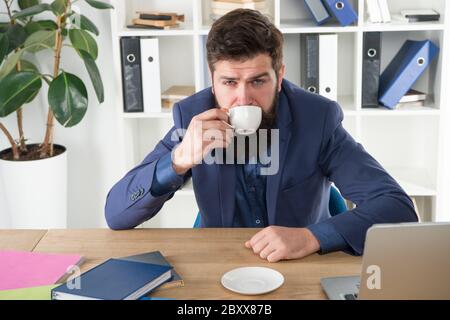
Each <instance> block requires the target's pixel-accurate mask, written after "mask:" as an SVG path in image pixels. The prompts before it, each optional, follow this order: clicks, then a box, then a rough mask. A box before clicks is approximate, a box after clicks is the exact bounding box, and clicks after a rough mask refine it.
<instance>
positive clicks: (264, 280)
mask: <svg viewBox="0 0 450 320" xmlns="http://www.w3.org/2000/svg"><path fill="white" fill-rule="evenodd" d="M283 282H284V277H283V275H282V274H281V273H279V272H278V271H276V270H273V269H270V268H264V267H243V268H237V269H233V270H231V271H228V272H227V273H225V274H224V275H223V276H222V285H223V286H224V287H225V288H227V289H228V290H231V291H233V292H237V293H240V294H247V295H257V294H264V293H268V292H271V291H273V290H276V289H278V288H279V287H281V285H282V284H283Z"/></svg>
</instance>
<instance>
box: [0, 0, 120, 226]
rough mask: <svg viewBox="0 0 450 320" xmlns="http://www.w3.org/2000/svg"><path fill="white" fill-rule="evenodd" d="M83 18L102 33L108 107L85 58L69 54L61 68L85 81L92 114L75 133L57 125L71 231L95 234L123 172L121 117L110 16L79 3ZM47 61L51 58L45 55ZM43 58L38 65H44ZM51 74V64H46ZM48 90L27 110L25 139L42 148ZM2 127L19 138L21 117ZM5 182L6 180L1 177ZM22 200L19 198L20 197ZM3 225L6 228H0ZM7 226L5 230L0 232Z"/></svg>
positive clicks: (1, 144)
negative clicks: (101, 100) (64, 163)
mask: <svg viewBox="0 0 450 320" xmlns="http://www.w3.org/2000/svg"><path fill="white" fill-rule="evenodd" d="M77 5H78V6H79V7H80V9H81V12H82V13H83V14H84V15H86V16H87V17H89V18H90V19H91V20H92V21H93V22H94V23H95V24H96V25H97V27H98V28H99V30H100V36H99V37H98V38H97V42H98V45H99V56H98V59H97V64H98V67H99V69H100V72H101V74H102V78H103V84H104V86H105V102H104V103H103V104H101V105H99V104H98V101H97V98H96V96H95V92H94V90H93V88H92V85H91V83H90V79H89V76H88V74H87V72H86V70H85V67H84V64H83V62H82V61H81V60H80V58H79V57H78V56H77V55H76V54H74V53H72V52H71V50H70V49H68V48H67V50H64V52H63V58H62V60H63V61H62V62H63V63H62V67H63V68H64V70H66V71H68V72H72V73H74V74H76V75H78V76H80V77H81V78H82V79H83V80H84V82H85V84H86V87H87V88H88V96H89V108H88V111H87V113H86V116H85V118H84V119H83V121H82V122H81V123H80V124H79V125H77V126H75V127H73V128H63V127H62V126H61V125H59V124H58V123H57V122H56V121H55V122H56V123H57V124H56V130H55V142H56V143H59V144H63V145H65V146H66V147H67V148H68V170H69V172H68V179H69V186H68V192H69V195H68V208H69V210H68V227H69V228H91V227H103V226H106V222H105V220H104V213H103V212H104V211H103V208H104V203H105V198H106V195H107V192H108V190H109V188H110V187H111V186H112V185H113V184H114V182H115V181H117V180H118V179H119V178H120V177H121V176H122V175H123V174H124V172H120V169H119V168H120V165H119V157H118V156H117V152H118V150H117V149H116V143H115V142H116V141H117V140H118V136H117V130H116V128H117V125H118V124H117V117H116V113H115V110H114V108H115V101H114V94H113V93H114V92H115V90H117V89H116V88H115V83H114V70H113V62H112V45H111V25H110V13H109V11H108V10H95V9H92V8H91V7H90V6H89V5H87V4H86V3H85V2H77ZM45 56H46V57H48V58H47V60H50V59H51V58H50V56H49V54H48V53H47V55H45ZM41 57H42V56H39V57H38V59H39V60H40V61H42V60H41V59H40V58H41ZM46 65H47V66H46V67H45V69H46V71H49V70H50V66H51V61H48V63H46ZM46 93H47V90H42V93H41V96H40V97H37V98H36V100H35V101H33V102H32V103H31V104H29V105H26V106H25V107H24V127H25V134H26V137H27V138H29V139H30V140H32V141H35V142H41V141H42V140H43V137H44V130H45V127H44V126H45V121H46V116H47V103H46ZM0 121H1V122H2V123H3V124H4V125H5V126H6V127H7V128H8V129H9V130H10V131H11V132H12V133H14V136H15V137H17V125H16V122H17V121H16V116H15V114H14V115H10V116H9V117H8V118H6V119H5V118H1V119H0ZM7 147H8V143H7V141H6V139H5V137H4V135H2V134H0V150H3V149H4V148H7ZM0 178H1V177H0ZM2 194H3V193H2V192H1V190H0V212H1V210H2V207H1V206H2V203H3V201H2V198H1V196H2ZM18 199H20V196H19V197H18ZM0 224H1V222H0ZM2 227H3V228H6V227H7V225H0V228H2Z"/></svg>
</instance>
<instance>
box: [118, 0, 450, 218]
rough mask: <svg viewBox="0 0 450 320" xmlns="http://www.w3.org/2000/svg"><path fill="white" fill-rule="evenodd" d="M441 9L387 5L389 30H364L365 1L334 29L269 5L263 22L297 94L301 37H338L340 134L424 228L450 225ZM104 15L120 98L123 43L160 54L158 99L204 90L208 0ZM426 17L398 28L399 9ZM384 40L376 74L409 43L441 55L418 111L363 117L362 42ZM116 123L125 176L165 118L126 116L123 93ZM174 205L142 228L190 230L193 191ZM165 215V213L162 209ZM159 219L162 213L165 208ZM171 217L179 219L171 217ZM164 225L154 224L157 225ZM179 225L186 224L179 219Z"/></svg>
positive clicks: (286, 2) (282, 3)
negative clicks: (151, 45)
mask: <svg viewBox="0 0 450 320" xmlns="http://www.w3.org/2000/svg"><path fill="white" fill-rule="evenodd" d="M446 2H448V1H445V0H426V1H410V0H390V1H389V8H390V12H391V15H392V17H393V21H392V22H391V23H388V24H371V23H370V22H368V21H367V13H366V9H365V1H364V0H353V1H351V3H352V5H353V7H354V8H355V10H356V11H357V12H358V16H359V19H358V22H357V23H356V24H354V25H352V26H348V27H341V26H339V25H338V24H337V23H330V24H326V25H324V26H317V25H316V24H315V22H314V21H313V20H312V19H311V17H310V15H309V13H308V11H307V9H306V8H305V6H304V3H303V1H299V0H267V4H268V8H269V12H270V18H271V20H272V21H273V22H274V23H275V25H276V26H277V27H278V28H279V29H280V30H281V32H282V33H283V34H284V37H285V45H284V62H285V64H286V67H287V73H286V79H288V80H290V81H292V82H294V83H295V84H297V85H299V84H300V34H302V33H336V34H337V35H338V55H339V56H338V62H339V67H338V103H339V104H340V106H341V107H342V109H343V110H344V116H345V119H344V126H345V127H346V129H347V130H348V131H349V132H350V133H351V134H352V136H353V137H354V138H355V139H356V140H357V141H359V142H361V143H362V144H363V146H364V147H365V148H366V150H368V151H369V152H370V153H371V154H372V155H373V156H374V157H375V158H376V159H377V160H378V161H379V162H381V164H382V165H383V166H384V167H385V168H386V169H387V170H388V172H389V173H391V174H392V175H393V176H394V177H395V178H396V179H397V181H398V182H399V183H400V184H401V185H402V187H403V188H404V189H405V190H406V192H407V193H408V194H409V195H410V196H413V197H414V198H415V200H416V202H417V206H418V208H419V211H420V213H421V215H422V218H423V220H433V221H442V220H450V201H449V200H447V199H446V195H445V193H446V192H450V177H446V174H447V175H448V174H450V170H448V169H447V167H446V165H445V164H446V163H447V162H449V161H450V159H449V156H448V154H449V147H448V146H447V144H448V143H446V141H448V140H447V138H446V136H445V135H444V133H445V132H447V129H446V128H447V127H448V125H449V120H450V119H449V117H448V115H449V114H450V112H449V108H450V106H449V105H448V103H449V99H448V98H447V95H448V94H449V92H448V88H449V84H450V81H449V79H450V78H449V69H448V64H449V63H450V60H449V57H450V54H449V50H450V47H449V45H450V35H449V33H450V28H449V27H450V23H449V20H450V18H447V17H448V16H449V15H450V5H449V4H447V5H446ZM111 3H112V4H113V5H114V6H115V10H113V11H112V12H111V24H112V40H113V56H114V68H115V71H116V75H117V77H116V82H117V88H120V89H121V88H122V83H121V67H120V47H119V40H120V37H123V36H139V37H141V36H145V37H156V38H158V39H159V44H160V60H161V63H160V68H161V90H162V91H164V90H166V89H167V88H168V87H170V86H172V85H192V86H195V88H196V91H200V90H202V89H204V88H206V87H208V86H210V79H209V75H208V69H207V62H206V55H205V43H206V38H207V35H208V32H209V29H210V26H211V24H212V21H211V20H210V18H209V14H210V10H211V8H210V4H209V3H210V1H209V0H176V1H175V0H174V1H165V0H158V1H147V0H128V1H122V0H112V1H111ZM418 8H432V9H435V10H436V11H438V12H439V13H440V14H441V19H440V21H438V22H433V23H405V22H399V21H396V20H395V16H396V15H397V14H398V13H399V12H400V10H402V9H418ZM137 10H152V11H167V12H177V13H178V14H184V15H185V19H186V21H185V23H182V24H181V25H180V27H178V28H176V29H172V30H143V29H130V28H127V27H126V26H127V25H128V24H129V23H130V21H131V19H132V18H133V17H134V16H135V12H136V11H137ZM371 31H380V32H382V54H381V70H383V69H384V68H385V67H386V65H387V64H388V63H389V62H390V61H391V59H392V58H393V56H394V55H395V54H396V52H397V51H398V50H399V49H400V47H401V45H402V44H403V42H404V41H405V40H407V39H414V40H423V39H430V40H432V41H434V42H435V43H436V44H437V45H438V46H439V47H440V52H439V57H438V58H437V59H436V60H434V61H433V63H432V64H431V66H430V67H429V68H428V69H427V70H426V72H425V73H424V74H423V75H422V77H421V78H420V79H419V80H418V82H417V83H416V84H415V85H414V88H416V89H418V90H421V91H425V92H427V93H428V95H429V97H430V98H429V99H428V100H427V103H426V106H425V107H420V108H409V109H406V110H404V109H403V110H387V109H384V108H379V109H362V108H361V87H362V85H361V82H362V58H363V55H362V47H363V35H364V33H365V32H371ZM116 101H117V106H116V109H117V115H118V119H119V128H118V130H120V132H121V137H122V140H121V141H119V142H118V143H119V145H120V150H121V152H120V156H122V157H123V158H122V160H123V171H124V173H125V172H126V171H128V170H129V169H131V168H132V167H134V166H135V165H136V164H138V163H139V162H140V161H142V159H143V158H144V157H145V155H146V154H147V153H148V152H150V151H151V150H152V149H153V148H154V146H155V145H156V143H157V142H158V141H159V140H160V139H161V138H162V137H163V135H164V134H165V133H166V132H167V131H168V130H169V129H170V127H171V126H172V115H171V113H170V112H167V111H166V112H160V113H152V114H143V113H141V114H139V113H124V112H123V103H122V101H123V97H122V92H121V90H118V92H117V94H116ZM175 195H176V197H175V198H174V199H172V200H171V201H170V202H172V201H179V202H180V205H179V210H180V211H183V214H184V212H187V210H188V209H187V207H188V204H189V205H191V206H192V214H190V213H189V214H186V217H185V219H184V216H183V214H181V213H179V212H178V213H177V210H178V209H177V208H175V209H174V208H170V209H171V212H172V213H171V214H172V216H170V214H169V216H168V217H167V218H166V220H164V219H162V218H161V219H159V217H156V218H155V219H152V220H151V222H147V223H146V225H151V226H185V227H186V226H190V225H192V223H193V221H194V220H193V219H195V215H196V213H197V212H196V203H195V197H194V193H193V190H192V185H191V184H190V185H187V186H185V187H184V188H183V189H182V190H180V191H178V192H177V193H176V194H175ZM166 206H167V205H166ZM163 210H164V208H163ZM176 213H177V215H176ZM160 215H161V216H162V215H165V213H164V214H162V213H161V214H159V215H158V216H160ZM180 216H183V219H184V220H183V219H180Z"/></svg>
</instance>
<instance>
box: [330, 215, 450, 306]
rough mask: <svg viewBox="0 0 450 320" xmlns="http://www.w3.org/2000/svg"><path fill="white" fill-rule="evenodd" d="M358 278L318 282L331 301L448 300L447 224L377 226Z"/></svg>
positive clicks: (449, 250) (449, 239)
mask: <svg viewBox="0 0 450 320" xmlns="http://www.w3.org/2000/svg"><path fill="white" fill-rule="evenodd" d="M362 262H363V263H362V270H361V274H360V276H349V277H330V278H323V279H321V284H322V288H323V289H324V291H325V293H326V294H327V296H328V298H329V299H332V300H356V299H362V300H366V299H367V300H378V299H398V300H406V299H450V223H399V224H378V225H374V226H373V227H371V228H370V229H369V230H368V231H367V235H366V243H365V249H364V255H363V259H362Z"/></svg>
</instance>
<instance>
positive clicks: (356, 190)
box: [105, 80, 417, 254]
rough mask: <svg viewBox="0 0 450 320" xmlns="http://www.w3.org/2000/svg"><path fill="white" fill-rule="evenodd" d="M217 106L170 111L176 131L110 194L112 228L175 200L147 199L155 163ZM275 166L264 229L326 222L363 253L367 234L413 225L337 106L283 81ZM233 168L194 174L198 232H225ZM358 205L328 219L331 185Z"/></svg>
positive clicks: (202, 103) (206, 97) (208, 103)
mask: <svg viewBox="0 0 450 320" xmlns="http://www.w3.org/2000/svg"><path fill="white" fill-rule="evenodd" d="M214 105H215V102H214V97H213V95H212V92H211V88H207V89H205V90H203V91H201V92H198V93H196V94H194V95H193V96H191V97H188V98H187V99H184V100H182V101H181V102H179V103H177V104H175V105H174V108H173V119H174V126H173V127H172V129H171V130H170V131H169V132H168V133H167V134H166V136H165V137H164V138H163V139H162V140H161V141H160V142H159V143H158V144H157V146H156V147H155V149H154V150H153V151H152V152H150V153H149V154H148V155H147V156H146V158H145V159H144V160H143V161H142V163H141V164H139V165H138V166H136V167H135V168H134V169H132V170H131V171H129V172H128V173H127V174H126V175H125V176H124V177H123V178H122V179H121V180H120V181H119V182H118V183H116V184H115V185H114V186H113V188H112V189H111V191H110V192H109V194H108V197H107V201H106V207H105V214H106V220H107V223H108V225H109V227H110V228H112V229H128V228H133V227H135V226H137V225H138V224H140V223H142V222H144V221H146V220H148V219H150V218H151V217H153V216H154V215H155V214H157V213H158V211H159V210H160V209H161V207H162V206H163V204H164V202H165V201H167V200H169V199H170V198H171V197H173V195H174V192H169V193H167V194H165V195H162V196H154V195H152V193H151V190H150V188H151V185H152V181H153V175H154V173H155V166H156V163H157V161H158V160H159V159H160V158H161V157H162V156H164V155H166V154H167V153H170V152H171V151H172V150H173V148H174V147H175V146H176V145H177V143H178V142H179V141H172V140H173V139H171V137H172V134H173V131H174V130H175V129H180V128H187V127H188V125H189V123H190V121H191V119H192V117H193V116H195V115H197V114H199V113H202V112H204V111H206V110H207V109H210V108H213V107H214ZM277 112H278V113H277V115H278V120H277V121H278V126H279V130H280V131H279V135H280V144H279V148H280V166H279V170H278V173H277V174H274V175H269V176H267V189H266V201H267V214H268V222H269V225H278V226H286V227H306V226H309V225H312V224H316V223H322V224H330V225H332V226H333V227H334V228H335V230H337V231H338V232H339V233H340V234H341V235H342V236H343V237H344V239H345V240H346V242H347V243H348V245H349V246H350V247H351V248H352V250H353V253H355V254H362V252H363V248H364V240H365V235H366V232H367V229H368V228H369V227H370V226H372V225H373V224H376V223H395V222H406V221H417V216H416V213H415V211H414V207H413V204H412V202H411V200H410V199H409V197H408V196H407V195H406V194H405V192H404V191H403V190H402V188H401V187H400V186H399V185H398V183H397V182H396V181H395V180H394V179H393V178H392V177H391V176H390V175H389V174H388V173H387V172H386V171H385V170H384V169H383V168H382V166H381V165H380V164H379V163H378V162H377V161H376V160H375V159H374V158H373V157H372V156H370V155H369V154H368V153H367V152H366V151H365V150H364V148H363V147H362V146H361V145H360V144H359V143H357V142H355V140H354V139H353V138H352V137H351V136H350V135H349V134H348V133H347V131H346V130H345V129H344V128H343V127H342V120H343V113H342V110H341V109H340V107H339V106H338V104H337V103H335V102H333V101H330V100H328V99H326V98H324V97H322V96H319V95H317V94H312V93H308V92H306V91H305V90H303V89H301V88H299V87H297V86H295V85H294V84H292V83H290V82H289V81H287V80H283V83H282V90H281V92H280V96H279V101H278V109H277ZM234 170H235V165H224V164H205V163H202V164H199V165H197V166H195V167H194V168H192V169H191V170H190V171H189V172H188V173H187V174H186V175H185V176H184V177H183V178H184V179H188V178H189V177H191V176H192V180H193V185H194V191H195V197H196V200H197V204H198V207H199V209H200V212H202V226H203V227H231V226H232V222H233V214H234V203H235V194H234V192H235V188H234V185H235V182H236V175H235V174H234ZM331 182H334V184H335V185H336V186H337V187H338V189H339V190H340V192H341V194H342V195H343V196H344V197H345V198H346V199H349V200H351V201H352V202H353V203H355V204H356V208H354V209H353V210H349V211H348V212H345V213H342V214H339V215H337V216H333V217H330V214H329V210H328V200H329V192H330V184H331Z"/></svg>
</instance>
